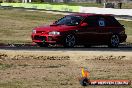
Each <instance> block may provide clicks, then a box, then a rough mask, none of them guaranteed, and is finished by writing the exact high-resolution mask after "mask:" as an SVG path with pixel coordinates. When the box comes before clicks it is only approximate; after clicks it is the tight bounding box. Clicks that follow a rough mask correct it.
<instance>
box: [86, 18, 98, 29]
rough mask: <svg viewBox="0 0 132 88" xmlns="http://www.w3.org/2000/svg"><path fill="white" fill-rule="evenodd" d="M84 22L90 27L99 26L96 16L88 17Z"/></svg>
mask: <svg viewBox="0 0 132 88" xmlns="http://www.w3.org/2000/svg"><path fill="white" fill-rule="evenodd" d="M84 22H86V23H88V26H89V27H97V26H98V23H97V17H96V16H88V17H87V18H85V20H84Z"/></svg>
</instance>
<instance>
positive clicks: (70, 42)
mask: <svg viewBox="0 0 132 88" xmlns="http://www.w3.org/2000/svg"><path fill="white" fill-rule="evenodd" d="M75 44H76V38H75V36H74V35H73V34H69V35H67V36H66V37H65V38H64V42H63V46H64V47H68V48H71V47H74V46H75Z"/></svg>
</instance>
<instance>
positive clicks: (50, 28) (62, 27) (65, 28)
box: [35, 25, 76, 32]
mask: <svg viewBox="0 0 132 88" xmlns="http://www.w3.org/2000/svg"><path fill="white" fill-rule="evenodd" d="M75 28H76V26H66V25H48V26H40V27H36V28H35V30H36V31H45V32H50V31H60V32H61V31H68V30H74V29H75Z"/></svg>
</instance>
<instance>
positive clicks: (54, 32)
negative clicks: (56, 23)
mask: <svg viewBox="0 0 132 88" xmlns="http://www.w3.org/2000/svg"><path fill="white" fill-rule="evenodd" d="M49 35H60V32H58V31H52V32H49Z"/></svg>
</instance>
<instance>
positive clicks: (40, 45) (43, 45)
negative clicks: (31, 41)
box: [37, 43, 49, 47]
mask: <svg viewBox="0 0 132 88" xmlns="http://www.w3.org/2000/svg"><path fill="white" fill-rule="evenodd" d="M37 44H38V46H39V47H48V46H49V44H47V43H37Z"/></svg>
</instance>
